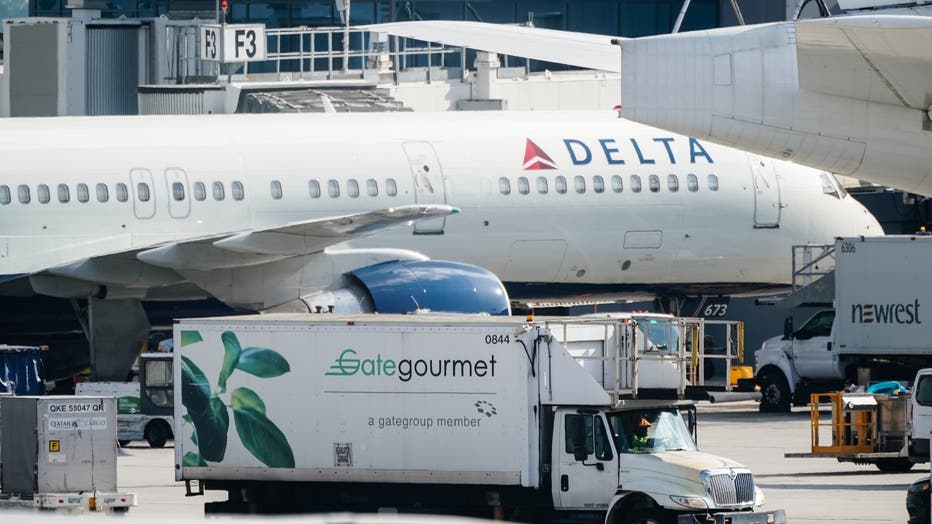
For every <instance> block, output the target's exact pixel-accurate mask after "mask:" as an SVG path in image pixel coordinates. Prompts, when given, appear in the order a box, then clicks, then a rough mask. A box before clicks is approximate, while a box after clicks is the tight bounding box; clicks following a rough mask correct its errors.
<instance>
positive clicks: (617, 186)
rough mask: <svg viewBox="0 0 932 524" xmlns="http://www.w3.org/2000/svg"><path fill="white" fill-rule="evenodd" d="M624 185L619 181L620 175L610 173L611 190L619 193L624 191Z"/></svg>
mask: <svg viewBox="0 0 932 524" xmlns="http://www.w3.org/2000/svg"><path fill="white" fill-rule="evenodd" d="M624 189H625V187H624V185H623V184H622V182H621V177H620V176H618V175H612V191H614V192H616V193H621V192H622V191H624Z"/></svg>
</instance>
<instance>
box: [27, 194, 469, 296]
mask: <svg viewBox="0 0 932 524" xmlns="http://www.w3.org/2000/svg"><path fill="white" fill-rule="evenodd" d="M458 212H459V210H458V209H457V208H454V207H451V206H446V205H406V206H399V207H394V208H388V209H382V210H377V211H369V212H365V213H355V214H350V215H343V216H338V217H326V218H320V219H311V220H305V221H300V222H293V223H289V224H285V225H282V226H280V227H274V228H268V229H262V230H254V231H241V232H233V233H227V234H222V235H213V236H209V237H199V238H193V239H185V240H181V241H177V242H173V243H169V244H165V245H161V246H157V247H153V248H150V249H143V250H137V251H134V252H114V253H110V254H107V255H101V256H98V257H94V258H91V259H86V260H81V261H78V262H74V263H71V264H66V265H63V266H58V267H55V268H50V269H48V270H46V272H45V273H47V274H49V275H52V276H55V277H64V278H67V279H74V280H79V281H83V282H95V283H106V284H110V285H120V286H126V287H149V286H165V285H172V284H177V283H180V282H181V281H182V280H183V279H182V278H181V277H180V276H179V275H178V274H177V273H175V270H197V271H210V270H214V269H230V268H237V267H247V266H255V265H259V264H263V263H266V262H272V261H276V260H282V259H284V258H288V257H292V256H298V255H305V254H311V253H316V252H319V251H323V250H324V249H325V248H327V247H328V246H331V245H334V244H338V243H340V242H343V241H346V240H349V239H351V238H355V237H361V236H367V235H371V234H374V233H377V232H379V231H381V230H383V229H386V228H390V227H393V226H396V225H400V224H404V223H408V222H412V221H417V220H423V219H431V218H436V217H440V216H447V215H451V214H455V213H458ZM31 279H32V280H33V283H34V284H35V283H36V282H37V281H41V280H45V281H46V282H47V283H49V284H51V283H54V284H56V285H67V284H64V283H63V282H61V281H54V282H49V281H48V279H47V278H46V277H44V276H35V275H34V276H32V277H31ZM34 287H35V286H34Z"/></svg>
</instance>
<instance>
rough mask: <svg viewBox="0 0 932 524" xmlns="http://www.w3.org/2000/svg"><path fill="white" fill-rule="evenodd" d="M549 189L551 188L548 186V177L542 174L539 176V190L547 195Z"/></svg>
mask: <svg viewBox="0 0 932 524" xmlns="http://www.w3.org/2000/svg"><path fill="white" fill-rule="evenodd" d="M548 189H549V188H548V187H547V179H546V178H545V177H542V176H539V177H537V192H538V193H540V194H542V195H546V194H547V191H548Z"/></svg>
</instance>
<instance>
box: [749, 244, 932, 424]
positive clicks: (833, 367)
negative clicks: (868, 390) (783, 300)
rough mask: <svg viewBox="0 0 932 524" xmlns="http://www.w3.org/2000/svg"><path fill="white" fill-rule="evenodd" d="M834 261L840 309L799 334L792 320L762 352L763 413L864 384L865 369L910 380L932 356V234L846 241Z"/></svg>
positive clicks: (759, 380) (809, 323) (813, 319)
mask: <svg viewBox="0 0 932 524" xmlns="http://www.w3.org/2000/svg"><path fill="white" fill-rule="evenodd" d="M834 256H835V271H834V285H833V286H832V285H831V284H830V283H829V284H827V286H828V291H829V292H831V291H832V290H834V301H833V306H834V307H829V308H826V309H824V310H823V311H820V312H818V313H816V314H815V315H813V316H812V317H811V318H810V319H809V320H807V321H806V322H805V323H804V324H803V325H802V326H801V327H799V328H797V329H793V326H792V321H791V320H790V319H787V320H790V322H788V323H787V325H785V326H784V334H783V336H778V337H773V338H771V339H768V340H766V341H764V343H763V345H762V346H761V349H760V350H759V351H758V352H757V354H756V365H755V377H756V382H757V384H758V385H759V386H760V388H761V394H762V399H761V406H760V407H761V410H762V411H789V410H790V405H791V403H795V404H799V405H805V404H806V403H808V402H809V396H810V394H812V393H825V392H829V391H838V390H840V389H842V388H843V387H845V385H846V384H857V383H858V382H859V377H858V373H859V371H858V370H859V369H862V370H868V371H869V372H870V378H871V379H873V380H887V379H897V380H903V381H907V382H908V381H910V380H912V378H913V377H914V376H915V374H916V372H917V371H918V370H919V369H920V368H922V367H927V366H928V365H929V362H930V359H932V336H930V333H932V331H930V330H932V278H930V274H929V262H930V261H932V236H906V235H899V236H886V237H866V238H865V237H859V238H841V239H838V240H837V241H836V242H835V246H834ZM820 282H821V281H820ZM820 282H816V283H815V284H814V285H819V284H820Z"/></svg>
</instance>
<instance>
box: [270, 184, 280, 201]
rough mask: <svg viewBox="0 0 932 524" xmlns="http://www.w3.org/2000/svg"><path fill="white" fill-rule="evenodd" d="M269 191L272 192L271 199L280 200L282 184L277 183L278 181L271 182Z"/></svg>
mask: <svg viewBox="0 0 932 524" xmlns="http://www.w3.org/2000/svg"><path fill="white" fill-rule="evenodd" d="M270 189H271V191H272V198H274V199H275V200H281V198H282V183H281V182H279V181H278V180H273V181H272V184H271V187H270Z"/></svg>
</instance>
